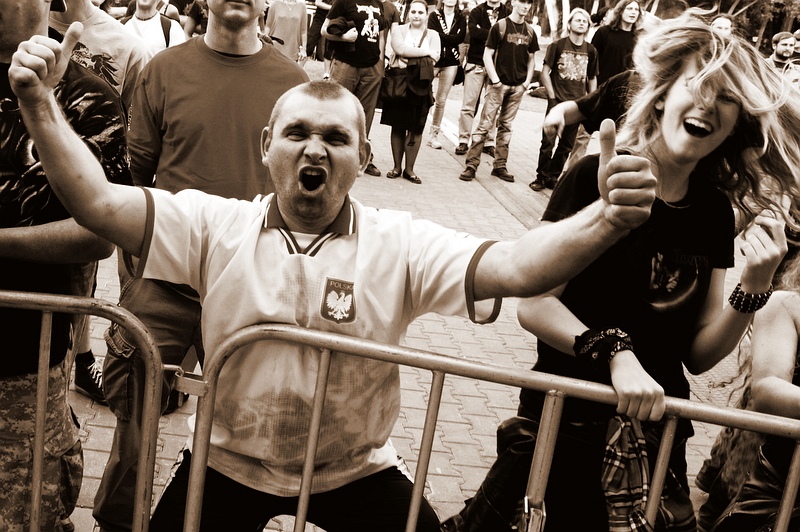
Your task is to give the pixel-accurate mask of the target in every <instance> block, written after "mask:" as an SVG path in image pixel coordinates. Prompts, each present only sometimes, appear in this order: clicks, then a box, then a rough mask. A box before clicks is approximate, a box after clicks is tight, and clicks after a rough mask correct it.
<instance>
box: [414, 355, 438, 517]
mask: <svg viewBox="0 0 800 532" xmlns="http://www.w3.org/2000/svg"><path fill="white" fill-rule="evenodd" d="M431 373H432V374H433V379H432V381H431V391H430V394H429V397H428V409H427V411H426V412H425V425H424V427H423V429H422V441H421V442H420V445H419V459H418V461H417V469H416V472H415V473H414V487H413V488H412V491H411V505H410V506H409V508H408V521H406V532H414V531H415V530H416V529H417V520H418V519H419V509H420V507H421V506H422V496H423V494H424V492H425V480H426V479H427V478H428V466H429V465H430V463H431V452H432V451H433V437H434V435H435V434H434V433H435V432H436V422H437V421H438V420H439V405H440V404H441V402H442V388H444V373H442V372H441V371H432V372H431Z"/></svg>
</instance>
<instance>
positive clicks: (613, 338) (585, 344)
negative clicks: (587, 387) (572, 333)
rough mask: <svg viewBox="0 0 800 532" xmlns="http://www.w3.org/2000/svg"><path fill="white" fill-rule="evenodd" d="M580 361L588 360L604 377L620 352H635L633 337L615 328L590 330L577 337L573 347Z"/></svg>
mask: <svg viewBox="0 0 800 532" xmlns="http://www.w3.org/2000/svg"><path fill="white" fill-rule="evenodd" d="M572 350H573V351H574V352H575V356H576V357H577V358H578V360H587V361H589V362H590V363H591V365H592V367H593V368H594V369H595V370H596V371H597V372H599V373H601V374H602V375H608V373H609V371H610V370H609V367H608V365H609V364H610V363H611V359H612V358H614V355H616V354H617V353H619V352H620V351H626V350H630V351H633V342H631V337H630V336H628V333H626V332H625V331H623V330H621V329H618V328H616V327H615V328H613V329H604V330H602V331H598V330H596V329H589V330H588V331H586V332H584V333H583V334H581V335H580V336H576V337H575V344H574V345H573V346H572Z"/></svg>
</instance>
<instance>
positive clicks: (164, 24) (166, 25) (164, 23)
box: [158, 13, 172, 48]
mask: <svg viewBox="0 0 800 532" xmlns="http://www.w3.org/2000/svg"><path fill="white" fill-rule="evenodd" d="M158 16H159V18H160V19H161V31H163V32H164V42H166V43H167V48H169V30H170V26H171V25H172V19H171V18H169V17H168V16H166V15H164V14H162V13H159V14H158Z"/></svg>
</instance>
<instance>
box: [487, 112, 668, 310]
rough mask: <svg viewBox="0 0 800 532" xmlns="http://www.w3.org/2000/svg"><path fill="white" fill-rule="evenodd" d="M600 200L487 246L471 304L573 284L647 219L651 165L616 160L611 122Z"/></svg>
mask: <svg viewBox="0 0 800 532" xmlns="http://www.w3.org/2000/svg"><path fill="white" fill-rule="evenodd" d="M597 180H598V181H597V183H598V188H599V189H600V196H601V198H600V199H599V200H597V201H596V202H595V203H593V204H591V205H589V206H588V207H586V208H585V209H583V210H582V211H580V212H579V213H577V214H575V215H574V216H571V217H569V218H567V219H565V220H561V221H559V222H556V223H552V224H546V225H543V226H540V227H537V228H536V229H533V230H532V231H530V232H529V233H528V234H526V235H524V236H523V237H522V238H520V239H519V240H517V241H516V242H503V243H498V244H495V245H494V246H491V247H490V248H489V249H488V250H487V251H486V254H485V255H484V256H483V257H482V258H481V260H480V262H479V263H478V267H477V270H476V272H475V285H474V294H475V299H477V300H480V299H486V298H493V297H506V296H517V297H530V296H534V295H537V294H541V293H543V292H546V291H548V290H550V289H552V288H555V287H556V286H559V285H562V284H564V283H566V282H567V281H569V280H570V279H572V278H573V277H574V276H575V275H576V274H578V273H579V272H580V271H581V270H583V269H584V268H585V267H586V266H588V265H589V264H591V263H592V262H593V261H594V260H595V259H596V258H597V257H599V256H600V254H602V253H603V252H604V251H605V250H607V249H608V248H609V247H611V246H612V245H613V244H614V243H615V242H616V241H617V240H619V239H620V238H622V237H623V236H625V235H626V234H628V232H629V231H630V230H631V229H634V228H635V227H638V226H639V225H641V224H642V223H644V222H645V221H646V220H647V218H649V216H650V208H651V207H652V205H653V201H655V197H656V194H655V190H656V178H655V177H654V176H653V174H652V172H651V171H650V161H648V160H647V159H645V158H643V157H636V156H632V155H617V154H616V151H615V129H614V122H613V121H612V120H605V121H604V122H603V124H602V126H601V128H600V166H599V170H598V176H597Z"/></svg>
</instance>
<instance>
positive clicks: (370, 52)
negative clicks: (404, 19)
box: [328, 0, 386, 68]
mask: <svg viewBox="0 0 800 532" xmlns="http://www.w3.org/2000/svg"><path fill="white" fill-rule="evenodd" d="M339 17H344V18H345V19H346V20H350V21H353V23H355V25H356V30H358V37H357V38H356V42H355V43H354V44H355V49H353V50H349V49H348V48H349V47H347V48H345V47H337V48H336V50H335V51H334V55H333V57H334V59H338V60H339V61H342V62H344V63H347V64H348V65H350V66H354V67H356V68H365V67H371V66H374V65H375V64H376V63H377V62H378V60H380V58H381V48H380V38H381V37H380V32H381V30H382V29H384V28H385V27H386V21H385V20H384V18H383V3H382V2H381V1H380V0H336V1H335V2H334V3H333V5H331V10H330V11H329V12H328V20H333V19H336V18H339Z"/></svg>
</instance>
